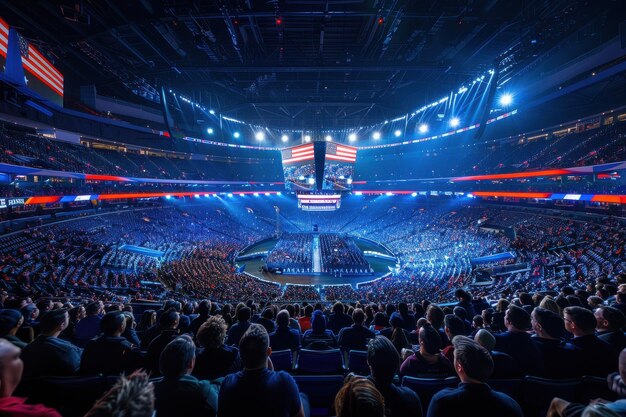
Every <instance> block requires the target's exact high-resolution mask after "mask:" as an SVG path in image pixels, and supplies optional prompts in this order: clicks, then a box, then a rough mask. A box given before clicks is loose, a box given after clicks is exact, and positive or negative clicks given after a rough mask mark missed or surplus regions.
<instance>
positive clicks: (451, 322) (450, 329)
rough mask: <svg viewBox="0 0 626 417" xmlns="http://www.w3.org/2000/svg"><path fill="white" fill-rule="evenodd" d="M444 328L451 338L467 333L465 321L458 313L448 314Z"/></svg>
mask: <svg viewBox="0 0 626 417" xmlns="http://www.w3.org/2000/svg"><path fill="white" fill-rule="evenodd" d="M444 330H445V332H446V335H447V336H448V338H449V339H450V340H452V338H453V337H454V336H456V335H459V334H465V323H463V320H461V318H460V317H459V316H457V315H454V314H446V316H445V318H444Z"/></svg>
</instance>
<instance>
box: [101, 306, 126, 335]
mask: <svg viewBox="0 0 626 417" xmlns="http://www.w3.org/2000/svg"><path fill="white" fill-rule="evenodd" d="M100 328H101V329H102V333H104V335H105V336H119V335H121V334H122V333H124V330H125V329H126V316H125V315H124V313H123V312H121V311H111V312H109V313H106V314H105V315H104V316H103V317H102V320H100Z"/></svg>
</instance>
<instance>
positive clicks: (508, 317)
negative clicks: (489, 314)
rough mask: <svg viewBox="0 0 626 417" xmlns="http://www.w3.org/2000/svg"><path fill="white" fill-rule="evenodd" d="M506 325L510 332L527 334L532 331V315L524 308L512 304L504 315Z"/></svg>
mask: <svg viewBox="0 0 626 417" xmlns="http://www.w3.org/2000/svg"><path fill="white" fill-rule="evenodd" d="M504 325H505V326H506V328H507V330H509V331H518V332H525V331H526V330H528V329H530V314H528V312H527V311H526V310H524V309H523V308H521V307H518V306H516V305H514V304H511V305H509V308H507V309H506V313H505V314H504Z"/></svg>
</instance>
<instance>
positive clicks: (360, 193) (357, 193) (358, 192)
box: [354, 191, 363, 195]
mask: <svg viewBox="0 0 626 417" xmlns="http://www.w3.org/2000/svg"><path fill="white" fill-rule="evenodd" d="M354 195H363V193H362V192H361V191H357V192H355V193H354Z"/></svg>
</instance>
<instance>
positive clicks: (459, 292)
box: [454, 288, 472, 302]
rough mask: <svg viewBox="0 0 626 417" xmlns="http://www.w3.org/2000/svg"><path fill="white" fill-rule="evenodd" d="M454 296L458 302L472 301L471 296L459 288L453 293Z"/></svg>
mask: <svg viewBox="0 0 626 417" xmlns="http://www.w3.org/2000/svg"><path fill="white" fill-rule="evenodd" d="M454 296H455V297H456V299H457V300H459V301H461V302H471V301H472V296H471V295H470V293H468V292H467V291H465V290H464V289H462V288H459V289H458V290H456V291H455V292H454Z"/></svg>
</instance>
